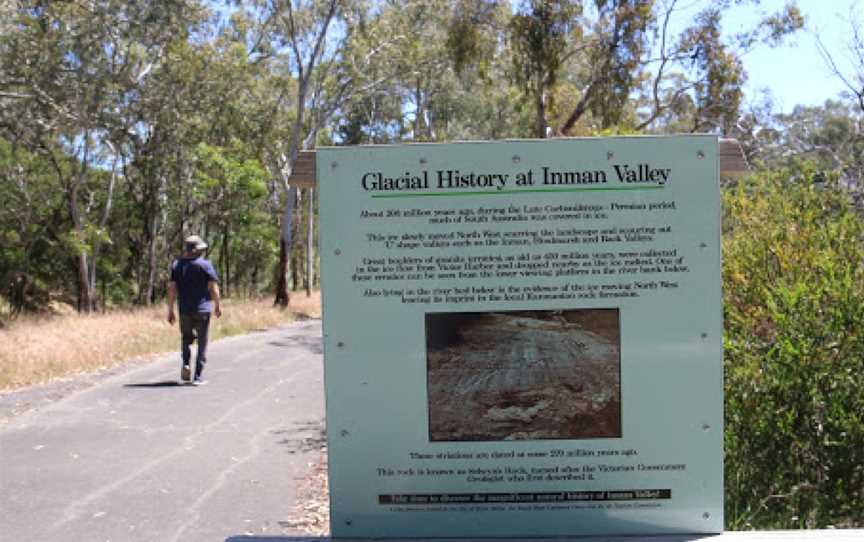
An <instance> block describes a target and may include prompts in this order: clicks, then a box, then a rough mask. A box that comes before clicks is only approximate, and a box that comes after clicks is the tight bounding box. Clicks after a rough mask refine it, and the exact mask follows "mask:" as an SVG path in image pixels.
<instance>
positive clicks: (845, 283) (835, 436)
mask: <svg viewBox="0 0 864 542" xmlns="http://www.w3.org/2000/svg"><path fill="white" fill-rule="evenodd" d="M812 173H813V172H812V171H808V168H807V167H806V166H804V167H800V168H798V169H797V170H794V171H784V172H775V173H763V174H759V175H756V176H753V177H751V178H749V179H747V180H745V181H744V182H742V183H740V184H739V185H738V186H737V187H735V188H732V189H728V190H727V191H726V193H725V194H724V215H725V216H724V223H723V224H724V235H723V251H724V252H723V258H724V264H723V286H724V313H725V338H724V342H725V361H724V363H725V386H726V435H725V441H726V442H725V446H726V516H727V528H729V529H750V528H761V529H764V528H775V529H783V528H820V527H828V526H837V527H851V526H861V525H864V268H862V262H864V244H862V243H864V222H862V219H861V217H860V216H858V215H856V213H855V211H854V210H853V209H852V208H851V207H850V205H849V204H848V201H847V198H846V196H845V195H844V193H843V191H842V190H841V189H840V188H839V187H838V186H837V182H836V180H832V179H829V180H828V181H827V182H825V183H819V184H820V185H824V186H823V187H821V188H817V187H814V185H813V183H811V182H809V181H808V180H809V179H812V178H813V175H812Z"/></svg>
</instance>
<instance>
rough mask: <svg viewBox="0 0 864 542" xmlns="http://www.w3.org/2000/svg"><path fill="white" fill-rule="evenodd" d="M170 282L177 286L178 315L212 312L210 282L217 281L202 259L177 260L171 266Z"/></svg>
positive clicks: (217, 278)
mask: <svg viewBox="0 0 864 542" xmlns="http://www.w3.org/2000/svg"><path fill="white" fill-rule="evenodd" d="M171 280H172V281H174V283H176V284H177V302H178V303H179V305H180V314H187V313H192V312H212V311H213V302H212V300H211V298H210V289H209V288H208V287H207V284H208V283H209V282H210V281H218V280H219V277H218V276H217V275H216V270H215V269H214V268H213V265H212V264H211V263H210V262H209V261H207V260H205V259H204V258H201V257H198V258H179V259H177V260H174V263H172V264H171Z"/></svg>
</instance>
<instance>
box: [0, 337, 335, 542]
mask: <svg viewBox="0 0 864 542" xmlns="http://www.w3.org/2000/svg"><path fill="white" fill-rule="evenodd" d="M178 340H179V339H178ZM208 358H209V361H208V364H207V369H206V371H205V374H204V376H205V378H206V379H207V384H206V385H204V386H197V387H196V386H190V385H178V379H179V376H180V367H179V361H178V360H179V358H178V356H177V355H171V356H165V357H162V358H159V359H157V360H155V361H154V362H152V363H148V364H146V365H143V366H133V367H127V368H126V369H123V370H117V371H114V372H113V373H111V374H107V375H103V376H102V377H101V378H99V379H97V381H95V382H89V383H88V384H87V386H86V387H84V389H75V390H73V391H71V392H68V393H67V394H65V395H64V394H59V395H62V396H61V397H59V398H57V397H50V396H49V397H47V398H46V397H45V396H44V395H45V394H44V393H43V394H42V395H43V396H42V397H40V398H39V399H38V402H37V403H36V405H37V406H35V407H33V408H30V409H29V410H27V411H25V412H23V413H13V414H12V415H7V417H6V419H5V420H4V421H3V423H2V425H0V540H2V541H7V540H9V541H12V540H16V541H17V540H40V541H54V540H56V541H69V540H88V541H89V540H95V541H138V540H141V541H156V540H158V541H161V542H172V541H198V540H201V541H205V540H206V541H211V542H212V541H224V540H227V539H232V538H234V539H236V538H235V537H241V538H246V537H247V536H249V535H255V536H256V537H261V536H263V537H270V536H282V535H289V536H290V535H296V534H297V533H294V532H293V531H292V529H291V527H290V525H289V522H288V518H289V516H290V515H291V511H292V509H293V508H294V506H295V504H296V490H297V485H298V482H299V481H300V480H302V479H303V478H304V476H305V475H306V474H307V472H308V470H309V466H310V464H311V463H313V462H315V461H317V460H318V459H319V457H320V452H321V446H322V444H323V442H324V398H323V396H324V387H323V369H322V348H321V325H320V321H318V320H311V321H305V322H298V323H296V324H292V325H290V326H285V327H280V328H277V329H272V330H268V331H260V332H255V333H252V334H249V335H243V336H238V337H232V338H228V339H224V340H220V341H216V342H214V343H212V344H211V346H210V352H209V355H208ZM32 393H34V394H37V395H38V394H39V390H33V391H32ZM49 395H50V394H49Z"/></svg>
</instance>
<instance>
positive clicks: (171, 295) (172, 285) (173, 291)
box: [168, 280, 177, 324]
mask: <svg viewBox="0 0 864 542" xmlns="http://www.w3.org/2000/svg"><path fill="white" fill-rule="evenodd" d="M175 299H177V283H176V282H174V281H173V280H172V281H171V282H169V283H168V323H169V324H173V323H174V320H176V317H175V316H174V300H175Z"/></svg>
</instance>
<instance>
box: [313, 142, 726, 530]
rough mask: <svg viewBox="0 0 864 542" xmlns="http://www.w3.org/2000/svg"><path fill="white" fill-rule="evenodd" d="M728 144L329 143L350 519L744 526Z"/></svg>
mask: <svg viewBox="0 0 864 542" xmlns="http://www.w3.org/2000/svg"><path fill="white" fill-rule="evenodd" d="M717 148H718V144H717V138H716V137H713V136H704V135H688V136H666V137H614V138H583V139H553V140H531V141H504V142H487V143H481V142H474V143H453V144H417V145H393V146H369V147H363V146H360V147H332V148H323V149H318V150H317V160H316V163H317V174H316V175H317V179H318V182H319V183H320V187H319V196H320V201H319V203H320V218H321V229H320V242H321V247H320V249H321V266H322V267H321V277H322V308H323V328H324V361H325V363H324V365H325V388H326V401H327V428H328V431H327V433H328V474H329V490H330V499H331V529H332V533H333V535H334V536H337V537H540V536H566V535H619V534H620V535H650V534H670V533H712V532H719V531H722V529H723V453H722V446H723V372H722V342H721V338H722V307H721V292H720V242H719V241H720V202H719V179H718V176H719V175H718V153H717Z"/></svg>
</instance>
